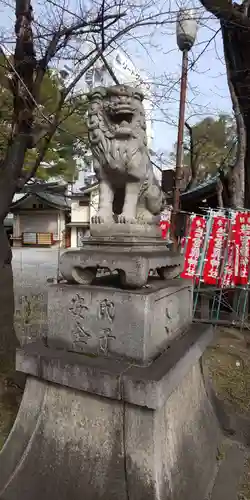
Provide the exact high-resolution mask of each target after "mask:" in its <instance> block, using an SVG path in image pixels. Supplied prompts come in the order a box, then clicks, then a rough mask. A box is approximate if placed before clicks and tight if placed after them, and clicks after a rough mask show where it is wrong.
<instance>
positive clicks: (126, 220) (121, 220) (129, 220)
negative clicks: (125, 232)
mask: <svg viewBox="0 0 250 500" xmlns="http://www.w3.org/2000/svg"><path fill="white" fill-rule="evenodd" d="M117 222H118V224H136V219H135V217H127V216H126V215H125V214H119V215H118V217H117Z"/></svg>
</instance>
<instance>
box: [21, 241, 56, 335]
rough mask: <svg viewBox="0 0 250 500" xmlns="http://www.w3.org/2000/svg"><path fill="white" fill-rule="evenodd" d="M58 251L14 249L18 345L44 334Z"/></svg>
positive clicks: (45, 333)
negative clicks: (50, 286)
mask: <svg viewBox="0 0 250 500" xmlns="http://www.w3.org/2000/svg"><path fill="white" fill-rule="evenodd" d="M58 258H59V255H58V249H41V248H20V249H19V248H18V249H13V262H12V264H13V274H14V294H15V330H16V334H17V336H18V338H19V340H20V342H21V343H23V342H29V341H33V340H35V339H38V338H39V337H44V336H46V335H47V328H48V321H47V304H48V295H47V294H48V287H49V285H48V282H47V279H48V278H56V276H57V269H58Z"/></svg>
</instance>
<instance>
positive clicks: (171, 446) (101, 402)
mask: <svg viewBox="0 0 250 500" xmlns="http://www.w3.org/2000/svg"><path fill="white" fill-rule="evenodd" d="M197 334H198V332H197ZM206 336H207V342H208V341H209V340H210V339H211V333H210V332H208V331H207V333H204V332H203V334H202V332H200V336H199V337H197V339H196V342H194V344H193V351H192V352H193V355H192V356H189V359H187V358H186V362H185V363H184V364H185V370H184V371H182V372H181V373H180V376H179V377H177V378H175V383H174V384H173V383H172V386H171V391H170V392H167V395H166V398H165V399H164V401H163V400H162V401H161V404H160V405H159V406H157V408H156V409H152V407H147V406H142V405H138V404H131V403H128V402H127V401H126V400H125V399H124V398H122V399H121V400H117V399H113V400H111V399H109V398H107V397H101V396H98V395H96V394H93V393H92V394H90V393H89V392H82V391H77V390H74V389H71V388H67V387H64V386H62V385H58V384H54V383H51V382H50V383H48V382H47V381H44V380H39V379H38V378H33V377H29V378H28V380H27V385H26V389H25V393H24V397H23V400H22V403H21V407H20V410H19V414H18V417H17V419H16V422H15V424H14V427H13V429H12V432H11V434H10V436H9V439H8V441H7V443H6V445H5V446H4V448H3V450H2V451H1V453H0V470H1V474H0V498H2V499H4V500H16V499H17V498H24V499H25V500H34V498H36V500H44V499H45V498H48V499H50V498H51V496H53V499H54V500H68V499H69V498H72V500H82V499H83V498H85V499H86V500H117V499H118V498H119V500H128V498H129V500H183V499H185V500H194V499H195V500H196V499H197V500H198V499H199V500H204V499H205V497H206V494H207V493H208V488H209V486H210V484H211V480H212V478H213V476H214V471H215V468H216V464H217V460H216V456H217V446H218V440H219V437H220V436H219V431H218V425H217V421H216V418H215V416H214V413H213V410H212V407H211V405H210V402H209V400H208V397H207V394H206V391H205V389H204V384H203V378H202V374H201V369H200V364H199V356H200V355H201V354H202V352H203V349H204V348H205V345H206V342H205V337H206ZM201 337H202V338H203V344H202V343H201V342H200V339H201ZM195 344H196V347H195ZM187 352H189V353H190V349H189V350H187ZM26 355H27V356H28V353H26ZM18 356H20V352H19V355H18ZM74 356H78V357H81V356H79V355H76V354H75V355H74ZM82 357H83V356H82ZM184 357H185V356H184V352H183V351H182V358H184ZM42 358H43V356H42ZM180 359H181V356H180ZM19 360H20V358H19ZM26 361H27V359H26ZM175 365H176V366H177V365H178V362H177V361H176V363H175ZM76 366H77V365H76ZM41 367H42V365H41ZM140 369H141V370H147V368H146V369H145V368H140ZM172 369H173V367H172ZM177 371H178V370H177ZM170 372H171V371H170ZM170 372H169V370H168V368H166V370H165V377H166V376H167V373H168V374H169V376H170ZM74 373H75V377H77V373H78V372H77V367H76V368H75V371H74ZM41 375H42V373H41ZM124 375H125V374H124ZM65 376H66V372H65ZM155 376H157V372H156V373H155ZM158 378H159V383H160V379H161V374H160V373H158ZM170 378H171V377H170ZM122 381H123V377H120V385H121V386H122ZM172 382H173V379H172ZM118 383H119V379H117V384H118ZM137 385H138V390H139V388H142V390H143V382H142V379H140V380H139V379H138V380H137ZM154 388H155V390H156V386H153V385H152V389H151V390H152V392H153V390H154ZM121 394H122V393H121Z"/></svg>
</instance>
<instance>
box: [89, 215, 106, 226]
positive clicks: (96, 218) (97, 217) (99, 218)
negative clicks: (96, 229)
mask: <svg viewBox="0 0 250 500" xmlns="http://www.w3.org/2000/svg"><path fill="white" fill-rule="evenodd" d="M91 222H92V224H104V217H103V216H102V215H99V214H97V215H93V216H92V217H91Z"/></svg>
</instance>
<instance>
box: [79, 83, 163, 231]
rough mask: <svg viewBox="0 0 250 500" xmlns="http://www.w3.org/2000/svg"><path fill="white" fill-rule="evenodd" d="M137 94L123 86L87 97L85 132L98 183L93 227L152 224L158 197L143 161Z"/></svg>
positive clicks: (141, 109)
mask: <svg viewBox="0 0 250 500" xmlns="http://www.w3.org/2000/svg"><path fill="white" fill-rule="evenodd" d="M142 102H143V94H142V93H141V91H140V90H138V89H136V88H132V87H129V86H126V85H115V86H113V87H109V88H105V87H99V88H96V89H94V90H93V91H92V92H91V93H90V94H89V109H88V131H89V142H90V147H91V150H92V154H93V161H94V169H95V172H96V175H97V178H98V180H99V182H100V200H99V212H98V215H97V216H96V217H94V220H93V222H96V223H103V222H104V223H105V222H111V221H112V220H113V214H115V216H117V217H116V220H117V221H118V222H122V223H135V222H137V223H146V222H148V223H152V222H153V221H154V220H155V217H154V216H155V215H158V214H159V213H160V212H161V211H162V209H163V208H164V195H163V192H162V190H161V188H160V185H159V183H158V181H157V179H156V177H155V175H154V172H153V167H152V165H151V163H150V160H149V155H148V148H147V136H146V121H145V111H144V107H143V104H142Z"/></svg>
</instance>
